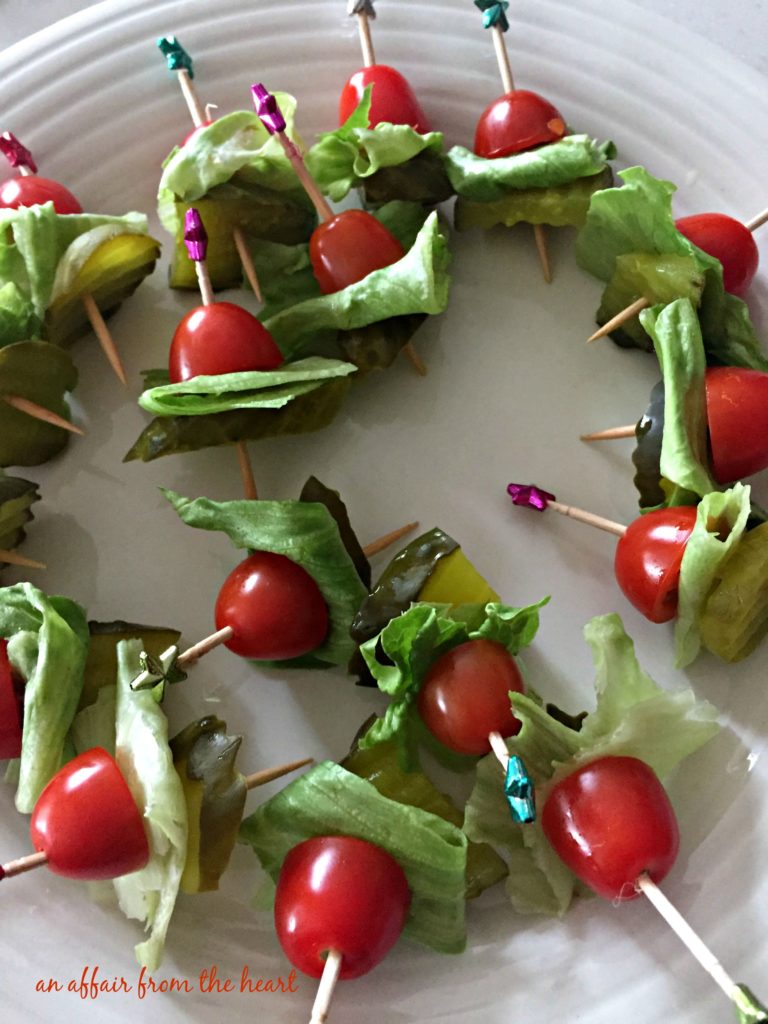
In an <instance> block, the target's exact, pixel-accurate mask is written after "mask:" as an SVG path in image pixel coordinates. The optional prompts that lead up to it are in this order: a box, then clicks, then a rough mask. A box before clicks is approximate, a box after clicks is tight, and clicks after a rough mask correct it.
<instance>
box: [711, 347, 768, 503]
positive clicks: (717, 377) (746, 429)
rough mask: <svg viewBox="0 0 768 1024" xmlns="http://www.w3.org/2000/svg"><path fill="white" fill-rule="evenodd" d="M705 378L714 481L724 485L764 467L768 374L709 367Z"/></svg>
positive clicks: (767, 464)
mask: <svg viewBox="0 0 768 1024" xmlns="http://www.w3.org/2000/svg"><path fill="white" fill-rule="evenodd" d="M705 380H706V393H707V424H708V426H709V442H710V451H711V458H712V469H713V472H714V475H715V479H716V480H717V482H718V483H721V484H727V483H730V482H731V481H733V480H740V479H741V478H742V477H745V476H751V475H752V474H753V473H758V472H759V471H760V470H761V469H765V468H766V467H768V373H761V372H760V371H759V370H743V369H741V368H740V367H738V366H712V367H710V368H709V369H708V370H707V373H706V378H705Z"/></svg>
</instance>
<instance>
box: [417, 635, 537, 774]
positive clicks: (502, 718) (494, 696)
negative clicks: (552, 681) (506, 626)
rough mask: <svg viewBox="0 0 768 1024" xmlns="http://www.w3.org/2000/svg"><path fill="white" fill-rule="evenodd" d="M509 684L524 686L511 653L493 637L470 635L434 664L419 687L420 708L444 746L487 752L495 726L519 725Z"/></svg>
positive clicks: (507, 732)
mask: <svg viewBox="0 0 768 1024" xmlns="http://www.w3.org/2000/svg"><path fill="white" fill-rule="evenodd" d="M510 690H515V691H516V692H517V693H523V692H524V690H525V687H524V685H523V679H522V676H521V675H520V670H519V669H518V667H517V665H516V664H515V660H514V658H513V657H512V655H511V654H509V652H508V651H507V650H506V648H505V647H503V646H502V645H501V644H498V643H494V642H493V641H492V640H469V641H467V643H464V644H460V645H459V646H458V647H454V648H453V649H452V650H450V651H447V652H446V653H445V654H443V655H442V657H440V658H438V659H437V661H436V662H435V663H434V665H433V666H432V667H431V668H430V670H429V672H428V673H427V675H426V677H425V679H424V682H423V683H422V685H421V690H420V691H419V697H418V708H419V714H420V715H421V717H422V720H423V721H424V724H425V725H426V727H427V728H428V729H429V731H430V732H431V733H432V734H433V736H435V737H436V738H437V739H438V740H439V741H440V742H441V743H442V744H444V746H446V747H448V748H450V749H451V750H455V751H457V753H459V754H470V755H477V754H487V753H488V751H489V750H490V749H491V744H490V742H489V740H488V734H489V733H490V732H494V731H495V732H500V733H501V735H502V736H515V735H516V734H517V733H518V732H519V731H520V722H519V721H518V720H517V719H516V718H515V716H514V715H513V713H512V708H511V705H510V702H509V691H510Z"/></svg>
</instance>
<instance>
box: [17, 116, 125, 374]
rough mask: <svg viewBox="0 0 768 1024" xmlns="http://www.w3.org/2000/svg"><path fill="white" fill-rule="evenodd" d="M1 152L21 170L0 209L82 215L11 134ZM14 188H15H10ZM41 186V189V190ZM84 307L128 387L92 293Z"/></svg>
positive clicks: (115, 348)
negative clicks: (49, 207)
mask: <svg viewBox="0 0 768 1024" xmlns="http://www.w3.org/2000/svg"><path fill="white" fill-rule="evenodd" d="M0 151H2V153H3V155H4V156H5V158H6V160H8V162H9V163H10V165H11V167H15V168H18V171H19V174H20V176H21V178H20V179H15V178H12V179H10V182H6V183H5V184H4V185H3V186H0V207H11V208H16V207H18V206H36V205H38V204H40V203H46V202H52V203H53V205H54V209H55V210H56V212H57V213H60V214H68V213H82V207H81V206H80V204H79V203H78V202H77V200H76V199H75V198H74V196H73V195H72V193H71V192H69V191H68V190H67V189H65V188H64V186H63V185H59V183H58V182H54V181H50V180H49V179H47V178H38V177H36V171H37V165H36V164H35V161H34V159H33V158H32V154H31V153H30V152H29V150H28V149H27V148H26V147H25V146H23V145H21V143H20V142H19V140H18V139H17V138H16V137H15V136H14V135H13V134H12V133H11V132H4V133H3V135H2V136H0ZM24 179H27V181H28V182H30V183H31V184H25V185H22V184H21V182H22V181H23V180H24ZM9 185H13V188H12V189H11V188H9V187H8V186H9ZM38 186H39V188H38ZM82 302H83V306H84V308H85V312H86V315H87V317H88V320H89V321H90V324H91V327H92V328H93V333H94V334H95V335H96V337H97V338H98V340H99V344H100V345H101V347H102V350H103V352H104V355H105V356H106V357H107V360H108V361H109V365H110V366H111V367H112V369H113V370H114V372H115V375H116V377H117V379H118V380H119V381H120V382H121V383H122V384H127V383H128V381H127V379H126V376H125V367H124V366H123V362H122V359H121V358H120V353H119V352H118V350H117V346H116V345H115V342H114V339H113V338H112V335H111V334H110V331H109V328H108V327H107V325H106V323H105V322H104V317H103V316H102V315H101V311H100V310H99V307H98V306H97V305H96V303H95V302H94V300H93V296H92V295H91V294H90V293H85V294H84V295H83V296H82Z"/></svg>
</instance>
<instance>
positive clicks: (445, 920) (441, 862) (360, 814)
mask: <svg viewBox="0 0 768 1024" xmlns="http://www.w3.org/2000/svg"><path fill="white" fill-rule="evenodd" d="M323 835H349V836H354V837H356V838H358V839H364V840H366V841H367V842H369V843H373V844H374V845H376V846H379V847H381V848H382V849H383V850H386V852H387V853H389V854H391V855H392V856H393V857H394V858H395V860H396V861H397V862H398V864H399V865H400V867H401V868H402V869H403V871H404V872H405V876H406V878H407V879H408V886H409V888H410V890H411V896H412V899H411V906H410V911H409V915H408V920H407V922H406V925H405V929H404V932H403V934H404V935H407V936H409V937H410V938H412V939H416V940H417V941H418V942H422V943H425V944H426V945H428V946H431V947H432V948H433V949H436V950H437V951H438V952H440V953H461V952H462V950H463V949H464V945H465V942H466V933H465V923H464V906H465V904H464V872H465V867H466V856H467V854H466V851H467V840H466V836H464V835H463V834H462V832H461V831H460V829H458V828H456V826H455V825H452V824H450V822H448V821H444V820H443V819H442V818H438V817H437V816H436V815H434V814H430V813H428V812H427V811H422V810H421V809H419V808H418V807H408V806H406V805H404V804H400V803H397V802H396V801H394V800H389V799H387V797H384V796H382V795H381V794H380V793H379V792H378V791H377V790H376V788H375V787H374V786H372V785H371V783H370V782H366V781H365V780H364V779H361V778H358V777H357V776H356V775H353V774H352V773H351V772H347V771H345V770H344V769H343V768H342V767H341V766H340V765H337V764H333V763H332V762H330V761H324V762H322V763H321V764H318V765H315V766H314V767H313V768H311V769H310V770H309V771H308V772H307V773H306V774H305V775H303V776H302V777H301V778H299V779H296V780H295V781H294V782H292V783H290V785H288V786H286V788H285V789H283V790H282V791H281V792H280V793H278V794H277V796H274V797H272V799H271V800H268V801H267V802H266V803H264V804H262V805H261V807H259V808H258V810H256V811H255V813H254V814H251V815H249V817H247V818H246V819H245V820H244V822H243V824H242V826H241V829H240V838H241V840H242V841H243V842H246V843H249V844H250V845H251V846H252V847H253V850H254V852H255V853H256V855H257V857H258V858H259V860H260V861H261V864H262V866H263V868H264V870H265V871H266V872H267V873H268V874H269V875H270V876H271V877H272V878H273V879H274V880H277V877H278V875H279V874H280V868H281V866H282V863H283V861H284V859H285V857H286V855H287V854H288V852H289V851H290V850H291V849H292V848H293V847H294V846H296V845H297V844H298V843H300V842H303V841H304V840H305V839H310V838H312V837H313V836H323Z"/></svg>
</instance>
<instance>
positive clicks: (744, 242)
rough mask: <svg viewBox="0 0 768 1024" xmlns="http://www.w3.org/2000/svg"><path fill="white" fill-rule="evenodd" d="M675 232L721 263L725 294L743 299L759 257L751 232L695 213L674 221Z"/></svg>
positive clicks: (720, 218) (710, 215) (718, 217)
mask: <svg viewBox="0 0 768 1024" xmlns="http://www.w3.org/2000/svg"><path fill="white" fill-rule="evenodd" d="M675 227H676V228H677V230H678V231H679V232H680V233H681V234H683V235H685V237H686V238H688V239H689V240H690V241H691V242H693V244H694V245H698V247H699V248H700V249H703V250H704V252H706V253H709V255H710V256H714V257H715V259H718V260H720V262H721V263H722V265H723V284H724V285H725V290H726V291H727V292H731V293H732V294H733V295H739V296H741V297H743V296H744V294H745V292H746V291H747V289H748V288H749V286H750V284H751V283H752V279H753V278H754V276H755V274H756V273H757V264H758V261H759V259H760V253H759V251H758V248H757V244H756V242H755V240H754V238H753V237H752V232H751V231H750V230H749V228H747V227H746V226H745V225H744V224H742V223H741V221H738V220H734V218H733V217H728V216H726V214H724V213H697V214H694V215H693V216H692V217H681V218H680V219H679V220H676V221H675Z"/></svg>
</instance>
